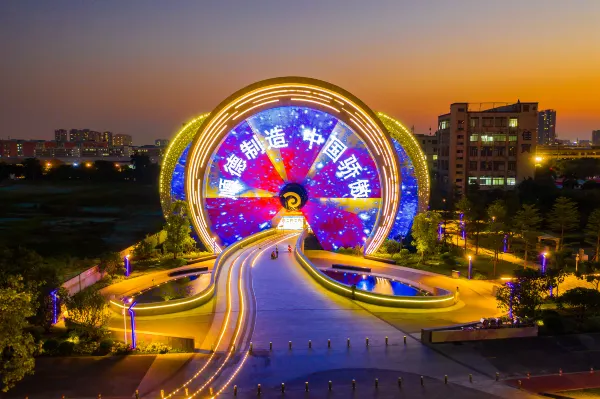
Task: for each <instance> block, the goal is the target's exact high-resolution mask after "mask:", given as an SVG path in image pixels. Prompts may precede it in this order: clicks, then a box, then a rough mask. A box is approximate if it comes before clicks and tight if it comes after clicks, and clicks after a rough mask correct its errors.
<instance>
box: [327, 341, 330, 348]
mask: <svg viewBox="0 0 600 399" xmlns="http://www.w3.org/2000/svg"><path fill="white" fill-rule="evenodd" d="M327 347H328V348H331V340H330V339H328V340H327Z"/></svg>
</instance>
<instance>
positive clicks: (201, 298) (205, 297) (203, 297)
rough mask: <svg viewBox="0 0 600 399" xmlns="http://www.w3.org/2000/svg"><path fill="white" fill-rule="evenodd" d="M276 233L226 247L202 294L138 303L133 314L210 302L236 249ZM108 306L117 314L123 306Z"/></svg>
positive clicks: (267, 232)
mask: <svg viewBox="0 0 600 399" xmlns="http://www.w3.org/2000/svg"><path fill="white" fill-rule="evenodd" d="M276 232H277V230H276V229H270V230H265V231H262V232H260V233H257V234H254V235H252V236H250V237H247V238H245V239H243V240H240V241H238V242H236V243H234V244H231V245H230V246H229V247H227V248H226V249H225V250H224V251H223V252H221V253H220V254H219V256H218V257H217V260H216V261H215V265H214V267H213V270H212V273H211V276H210V283H209V284H208V286H207V287H206V289H204V290H203V291H202V292H199V293H197V294H196V295H193V296H191V297H189V298H181V299H174V300H172V301H166V302H151V303H138V304H136V305H135V307H134V308H133V310H135V313H136V315H138V316H155V315H161V314H168V313H177V312H183V311H185V310H190V309H193V308H196V307H198V306H201V305H204V304H205V303H207V302H208V301H210V300H211V299H212V297H213V295H214V294H215V286H216V284H215V282H216V281H217V279H218V278H219V275H220V274H221V270H222V268H223V263H224V262H225V261H226V260H227V259H228V258H229V257H230V256H231V255H232V254H233V253H234V252H235V251H237V250H238V249H241V248H244V247H245V246H247V245H248V244H252V243H253V242H255V241H258V240H262V239H263V238H265V237H268V236H270V235H273V234H275V233H276ZM109 305H110V308H111V309H112V310H114V311H115V312H117V313H121V312H122V311H123V307H124V306H123V303H121V302H118V301H114V300H110V302H109Z"/></svg>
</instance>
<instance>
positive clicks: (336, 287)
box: [294, 231, 458, 309]
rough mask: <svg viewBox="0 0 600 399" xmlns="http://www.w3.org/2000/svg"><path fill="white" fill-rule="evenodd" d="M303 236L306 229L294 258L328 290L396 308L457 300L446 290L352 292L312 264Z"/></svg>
mask: <svg viewBox="0 0 600 399" xmlns="http://www.w3.org/2000/svg"><path fill="white" fill-rule="evenodd" d="M305 237H306V231H304V233H302V234H301V235H300V238H298V241H297V242H296V250H295V251H294V255H295V256H296V260H297V261H298V262H299V263H300V265H301V266H302V267H303V268H304V270H306V271H307V272H308V274H310V275H311V277H312V278H314V279H315V280H316V281H317V282H318V283H319V284H321V285H322V286H323V287H325V288H326V289H328V290H329V291H332V292H335V293H336V294H339V295H342V296H345V297H348V298H352V299H356V300H358V301H362V302H366V303H371V304H373V305H379V306H388V307H396V308H420V309H435V308H445V307H448V306H452V305H454V304H455V303H456V302H458V295H455V294H454V293H452V292H449V291H446V290H442V293H443V295H436V296H414V297H413V296H395V295H383V294H376V293H373V292H366V291H362V290H359V289H355V290H354V293H353V292H352V288H350V287H348V286H347V285H346V284H342V283H340V282H338V281H336V280H334V279H332V278H331V277H329V276H327V275H325V274H324V273H321V271H320V270H319V269H318V268H317V267H315V266H314V265H313V264H312V262H311V261H310V259H308V257H307V256H306V255H304V238H305ZM434 291H435V290H434Z"/></svg>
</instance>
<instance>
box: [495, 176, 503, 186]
mask: <svg viewBox="0 0 600 399" xmlns="http://www.w3.org/2000/svg"><path fill="white" fill-rule="evenodd" d="M492 185H494V186H503V185H504V177H494V178H492Z"/></svg>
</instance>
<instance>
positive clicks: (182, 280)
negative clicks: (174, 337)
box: [135, 272, 210, 303]
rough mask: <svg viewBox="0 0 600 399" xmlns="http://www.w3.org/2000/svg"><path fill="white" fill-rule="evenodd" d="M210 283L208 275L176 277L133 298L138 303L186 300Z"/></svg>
mask: <svg viewBox="0 0 600 399" xmlns="http://www.w3.org/2000/svg"><path fill="white" fill-rule="evenodd" d="M209 283H210V273H206V272H203V273H195V274H192V275H187V276H182V277H177V278H175V279H172V280H169V281H167V282H165V283H162V284H160V285H157V286H155V287H152V288H150V289H149V290H147V291H144V292H142V293H141V294H138V295H136V296H135V300H136V301H138V302H139V303H149V302H162V301H170V300H173V299H181V298H187V297H190V296H192V295H196V294H198V293H200V292H202V291H203V290H204V289H205V288H206V287H208V284H209Z"/></svg>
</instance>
